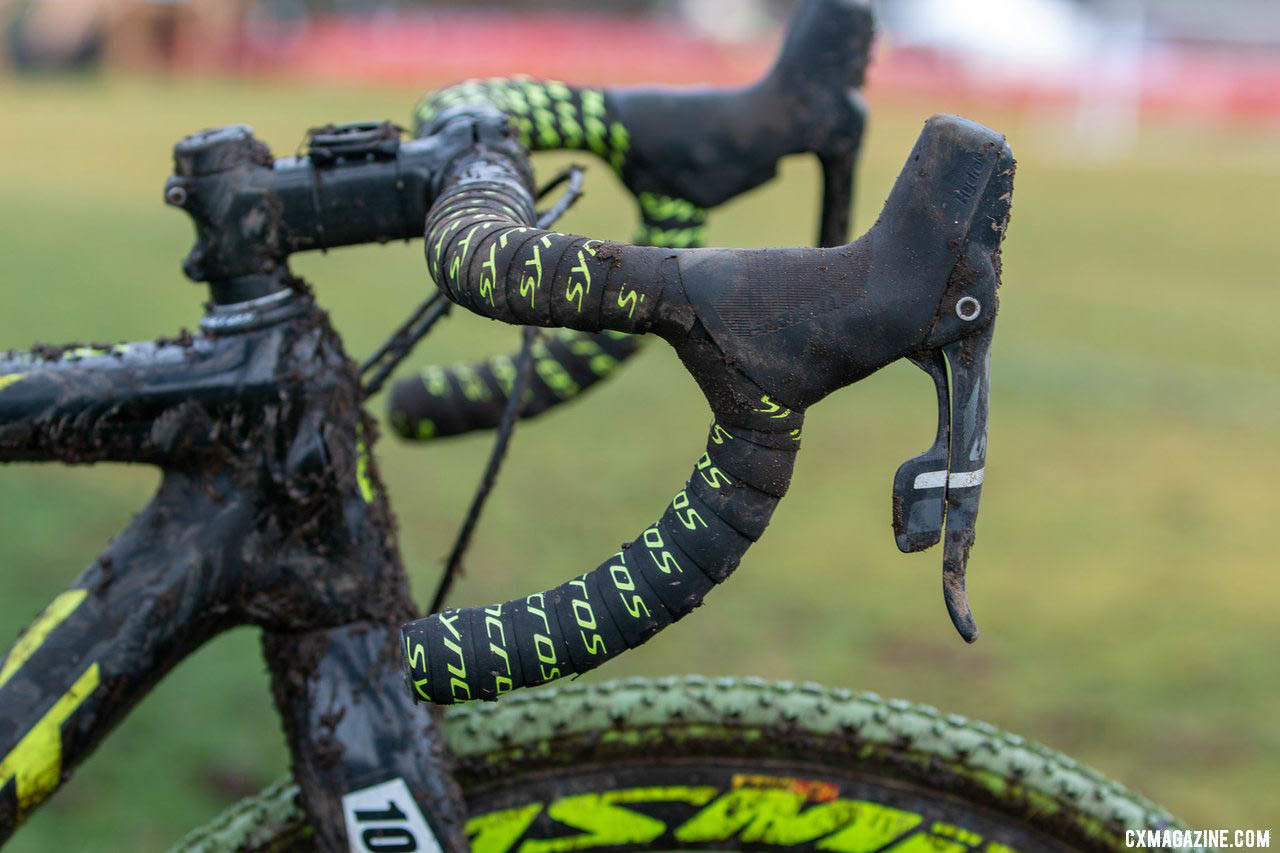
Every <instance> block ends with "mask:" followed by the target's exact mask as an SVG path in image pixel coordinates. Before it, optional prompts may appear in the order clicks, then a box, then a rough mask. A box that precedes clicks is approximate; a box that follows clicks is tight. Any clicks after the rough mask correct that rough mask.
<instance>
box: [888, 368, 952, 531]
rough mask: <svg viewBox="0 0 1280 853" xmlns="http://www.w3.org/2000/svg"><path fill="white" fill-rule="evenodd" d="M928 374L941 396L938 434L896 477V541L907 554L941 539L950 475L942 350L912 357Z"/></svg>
mask: <svg viewBox="0 0 1280 853" xmlns="http://www.w3.org/2000/svg"><path fill="white" fill-rule="evenodd" d="M909 358H910V359H911V362H912V363H913V364H914V365H916V366H917V367H919V368H920V369H921V370H923V371H924V372H925V373H927V374H929V376H930V378H932V379H933V385H934V389H935V391H936V392H937V395H938V432H937V436H936V437H935V438H934V441H933V445H932V446H931V447H930V448H929V449H928V450H926V451H925V452H924V453H921V454H920V455H919V456H916V457H914V458H912V459H908V460H907V461H906V462H903V463H902V464H901V465H900V466H898V472H897V473H896V474H895V475H894V477H893V538H894V541H895V542H896V543H897V545H898V550H899V551H901V552H902V553H904V554H911V553H914V552H916V551H923V550H925V549H926V548H932V547H933V546H934V545H936V544H938V541H939V540H941V539H942V522H943V519H944V518H945V517H946V503H947V471H948V465H949V462H950V453H951V395H950V393H949V392H948V385H947V363H946V361H945V360H944V359H943V356H942V353H941V351H939V350H931V351H929V352H928V353H921V354H918V355H913V356H909Z"/></svg>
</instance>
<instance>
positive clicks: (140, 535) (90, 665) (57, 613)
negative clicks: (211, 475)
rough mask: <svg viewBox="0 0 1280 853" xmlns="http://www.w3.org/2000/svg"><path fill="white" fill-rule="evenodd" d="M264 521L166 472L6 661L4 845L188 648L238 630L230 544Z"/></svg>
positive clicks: (0, 775) (0, 755)
mask: <svg viewBox="0 0 1280 853" xmlns="http://www.w3.org/2000/svg"><path fill="white" fill-rule="evenodd" d="M251 521H252V507H250V506H249V505H248V504H246V503H245V502H243V501H223V502H219V501H218V500H217V499H216V498H215V497H214V496H213V495H211V494H210V493H209V492H208V491H206V490H205V489H203V488H199V487H197V485H196V483H195V482H194V481H192V480H190V479H188V478H187V477H185V476H183V475H178V474H166V476H165V478H164V480H163V481H162V483H161V486H160V490H159V492H158V493H157V495H156V496H155V498H153V499H152V501H151V503H150V504H149V505H148V506H147V507H146V508H145V509H144V510H143V511H142V512H141V513H139V514H138V516H137V517H136V518H135V519H134V520H133V522H132V524H130V525H129V527H128V528H127V529H126V530H125V531H124V532H123V533H122V534H121V535H120V536H119V537H118V538H117V539H116V540H115V541H114V542H112V544H111V545H110V546H109V547H108V548H107V550H106V551H104V552H103V553H102V554H101V556H99V557H98V559H97V560H96V561H94V563H93V565H91V566H90V567H89V568H88V569H87V570H86V571H85V572H84V573H83V574H82V575H81V576H80V577H79V578H78V579H77V580H76V581H75V583H74V584H72V586H71V588H70V589H67V590H66V591H65V592H63V593H62V594H60V595H59V596H58V597H57V598H55V599H54V601H53V602H52V603H51V604H50V605H49V607H48V608H46V609H45V611H44V613H42V614H41V615H40V616H39V617H38V618H37V619H36V621H35V622H34V623H33V624H32V625H31V626H30V627H29V628H28V629H27V630H26V632H25V633H24V634H23V635H22V636H21V637H20V638H19V639H18V642H17V643H16V645H14V647H13V648H12V649H11V650H10V651H9V653H8V655H7V656H6V657H5V658H4V662H3V664H0V843H3V841H4V840H6V839H7V838H8V837H9V836H10V835H12V834H13V832H14V830H15V828H16V827H17V826H18V824H19V823H21V822H22V821H23V819H25V818H26V817H27V816H28V815H30V814H31V812H32V811H33V810H34V809H35V808H36V807H37V806H39V805H40V804H41V803H42V802H43V801H44V800H45V799H47V798H48V797H49V796H50V795H51V794H52V793H53V792H54V791H55V790H56V789H57V788H58V787H59V786H60V785H61V784H62V782H63V780H64V779H66V778H68V777H69V776H70V773H71V770H72V769H74V768H75V767H76V766H77V765H78V764H79V763H80V762H81V761H82V760H83V759H84V758H86V757H87V756H88V755H89V754H90V753H91V752H92V751H93V749H94V748H95V747H96V746H97V744H98V743H99V742H100V741H101V740H102V738H103V737H105V736H106V734H107V733H108V732H109V731H110V730H111V729H112V728H113V727H114V726H115V724H116V723H118V722H119V721H120V720H121V719H122V718H123V717H124V716H125V714H126V713H128V711H129V710H130V709H131V708H132V707H133V706H134V705H135V704H136V703H137V702H138V700H140V699H141V698H142V697H143V696H145V695H146V694H147V692H148V691H149V690H150V689H151V687H152V686H154V685H155V683H156V682H157V681H159V680H160V678H161V677H163V676H164V675H165V673H167V672H168V671H169V670H170V669H172V668H173V666H174V665H175V664H177V663H178V662H179V661H181V660H182V659H183V658H184V657H185V656H186V655H187V654H189V653H190V652H192V651H194V650H195V649H196V648H197V647H199V646H200V645H201V644H202V643H204V642H205V641H206V640H208V639H209V638H210V637H212V636H213V635H215V634H216V633H218V632H219V631H220V630H222V629H223V628H225V627H227V617H226V616H225V615H224V614H225V613H226V611H225V609H224V608H219V607H217V606H215V604H214V602H216V601H217V600H218V599H219V597H220V596H221V595H222V594H223V593H222V590H221V589H220V587H221V586H222V585H223V584H224V583H225V581H226V580H227V579H228V575H229V574H231V573H233V572H235V568H234V566H232V565H230V564H232V563H234V562H235V561H234V560H233V559H228V558H227V555H225V554H224V553H223V547H222V546H221V545H220V544H219V543H223V542H235V541H237V540H238V538H239V536H240V534H241V533H242V532H243V531H244V530H245V529H247V527H248V526H249V525H250V523H251Z"/></svg>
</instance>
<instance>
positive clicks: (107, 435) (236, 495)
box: [0, 292, 462, 849]
mask: <svg viewBox="0 0 1280 853" xmlns="http://www.w3.org/2000/svg"><path fill="white" fill-rule="evenodd" d="M203 325H204V327H205V330H204V331H203V332H202V334H200V335H198V336H194V337H191V338H189V339H185V340H178V341H168V342H158V343H150V344H134V345H127V346H123V347H117V348H114V349H111V350H108V351H101V350H70V351H67V352H63V353H58V352H52V351H42V352H33V353H29V354H24V355H19V356H16V357H9V358H6V359H3V360H0V381H2V382H3V384H4V385H6V386H8V387H7V390H8V392H9V393H7V394H6V395H5V400H4V404H3V406H0V461H6V462H7V461H16V460H24V461H59V462H66V463H83V462H96V461H124V460H129V461H145V462H148V463H150V464H153V465H155V466H157V467H158V468H160V469H161V471H162V474H163V476H162V479H161V483H160V487H159V489H158V491H157V492H156V494H155V496H154V497H153V498H152V500H151V501H150V503H149V504H148V505H147V506H146V508H145V509H143V510H142V512H141V513H140V514H139V515H138V516H137V517H136V518H135V519H134V520H133V522H132V523H131V524H130V525H129V527H128V528H127V529H126V530H125V531H124V532H123V533H122V534H121V535H120V536H119V537H118V538H117V539H116V540H115V541H114V542H113V543H112V544H111V545H110V546H109V547H108V548H107V549H106V551H104V552H103V553H102V555H101V556H99V557H98V558H97V559H96V560H95V561H94V562H93V563H92V565H90V566H89V568H88V569H87V570H86V571H85V572H84V573H83V574H82V575H81V576H80V577H79V578H78V579H77V580H76V581H75V583H74V584H73V585H72V586H71V588H69V589H68V590H67V591H66V592H64V593H62V594H61V595H59V596H58V597H57V598H56V599H55V600H54V602H53V603H52V604H51V605H50V606H49V608H48V609H47V610H46V611H45V612H44V614H43V615H42V616H40V618H39V619H38V620H37V621H36V622H35V624H33V625H32V626H31V628H30V629H29V630H28V631H27V633H26V634H25V635H24V636H23V637H22V639H21V640H20V642H19V643H18V645H17V646H16V647H15V649H14V650H13V651H12V652H11V653H10V655H9V656H8V658H7V659H6V661H5V663H4V668H3V671H2V672H0V714H3V727H2V728H0V755H3V756H4V758H3V763H0V785H2V786H3V788H2V791H3V792H2V794H0V838H3V837H7V836H8V835H9V834H10V833H12V831H13V830H14V828H15V827H16V825H17V823H18V822H19V821H20V820H21V819H22V818H23V817H24V816H25V815H26V814H27V813H29V812H30V811H31V810H32V809H33V808H34V807H35V806H36V805H38V804H39V803H40V802H41V801H42V800H44V799H45V798H46V797H47V796H49V795H50V794H51V793H52V792H53V791H54V790H55V789H56V788H57V787H58V785H59V784H60V782H61V780H62V779H63V778H64V777H65V776H66V775H67V774H68V772H69V771H70V769H71V768H73V767H75V765H77V764H78V763H79V762H80V761H81V760H83V759H84V758H85V757H86V756H87V755H88V754H89V753H90V752H92V750H93V749H94V747H95V746H96V744H97V743H98V742H99V741H100V740H101V739H102V738H103V737H104V736H105V735H106V734H107V733H108V732H109V731H110V729H111V728H112V727H113V726H114V725H115V724H116V723H117V722H119V721H120V720H121V719H122V718H123V717H124V716H125V714H127V713H128V711H129V710H130V709H131V708H132V707H133V705H134V704H136V703H137V702H138V700H139V699H141V698H142V697H143V696H144V695H145V694H146V693H147V692H148V691H149V690H150V689H151V687H152V686H154V685H155V683H156V682H157V681H159V679H160V678H161V677H162V676H163V675H164V674H165V673H167V672H168V671H169V670H170V669H171V668H172V667H174V666H175V665H177V664H178V663H179V662H180V661H181V660H182V659H183V658H185V657H186V656H187V655H188V654H190V653H191V652H192V651H194V650H195V649H196V648H198V647H199V646H200V645H202V644H203V643H204V642H205V641H207V640H209V639H210V638H212V637H213V636H215V635H216V634H218V633H220V632H221V631H223V630H225V629H227V628H230V627H233V626H235V625H241V624H253V625H257V626H259V627H261V628H262V629H263V631H264V635H263V651H264V655H265V658H266V661H267V665H268V667H269V669H270V672H271V684H272V693H273V698H274V699H275V701H276V704H277V707H278V708H279V710H280V712H281V714H282V716H283V718H284V724H285V730H286V733H287V737H288V742H289V748H290V751H291V754H292V769H293V772H294V774H295V776H296V777H297V779H298V780H299V782H300V783H301V784H302V786H303V789H304V791H305V793H304V795H303V796H304V800H305V802H306V803H307V808H308V811H309V812H310V813H311V814H312V815H313V818H314V820H315V821H316V826H317V831H318V832H319V833H320V835H321V836H322V838H323V840H324V842H325V844H326V846H331V847H337V846H342V837H343V836H342V833H343V832H344V831H345V832H346V833H348V834H349V835H350V836H351V837H352V838H358V837H361V836H362V835H367V836H368V837H369V838H373V839H378V838H384V839H393V838H396V837H403V836H404V834H405V833H412V834H413V835H414V838H415V840H416V841H417V844H418V849H432V848H431V838H432V835H435V836H438V837H439V838H440V839H442V840H443V843H444V844H445V849H449V847H450V846H452V845H451V843H450V841H449V839H451V838H454V837H455V836H454V835H452V833H457V832H458V831H459V827H460V825H461V816H462V810H461V804H460V797H459V795H458V792H457V791H456V789H455V787H454V785H453V783H452V780H451V779H450V777H449V775H448V768H447V765H446V764H445V763H444V759H443V755H444V752H443V748H442V745H441V742H440V738H439V734H438V731H437V729H436V726H435V723H434V720H433V717H432V716H431V715H430V714H425V713H423V712H422V711H421V710H416V709H414V707H413V704H412V702H411V701H410V700H409V698H408V696H407V694H406V692H405V691H404V689H403V674H402V670H401V667H400V663H399V650H398V648H397V639H396V631H397V628H398V625H399V623H400V622H402V621H404V620H405V619H407V618H412V617H413V616H414V615H416V612H415V609H414V606H413V604H412V602H411V600H410V598H409V594H408V587H407V582H406V579H405V575H404V571H403V568H402V566H401V562H400V555H399V551H398V549H397V546H396V542H395V536H394V533H393V527H392V521H391V511H390V507H389V506H388V503H387V499H386V496H385V494H384V492H383V490H382V488H381V486H380V483H379V479H378V473H377V469H376V466H375V464H374V462H373V459H372V457H371V455H370V454H369V453H368V449H367V444H368V440H369V439H371V438H372V437H373V435H374V427H373V424H372V422H371V420H370V419H369V418H368V416H367V415H365V414H364V413H363V412H362V411H361V410H360V408H359V400H360V389H359V386H358V382H357V380H356V373H355V370H354V367H353V365H352V364H351V362H350V361H349V360H348V359H347V357H346V355H345V353H344V352H343V350H342V346H341V343H340V341H339V340H338V338H337V336H336V334H335V333H334V332H333V330H332V329H331V328H330V327H329V326H328V324H327V321H326V318H325V317H324V315H323V313H322V312H320V311H319V309H318V308H316V306H315V305H314V303H313V302H312V301H311V300H310V298H309V297H307V296H304V295H297V294H294V293H292V292H284V293H282V294H281V295H278V296H275V297H269V298H267V299H264V300H259V301H258V302H256V303H248V304H242V305H238V306H235V307H234V308H232V309H226V308H214V309H213V310H212V311H211V312H210V314H209V315H208V316H207V317H206V318H205V322H204V324H203ZM215 329H216V331H213V330H215ZM353 449H357V450H356V451H355V452H353ZM424 768H438V772H433V773H426V772H424ZM428 825H429V826H430V831H431V834H427V829H428ZM454 843H456V842H454Z"/></svg>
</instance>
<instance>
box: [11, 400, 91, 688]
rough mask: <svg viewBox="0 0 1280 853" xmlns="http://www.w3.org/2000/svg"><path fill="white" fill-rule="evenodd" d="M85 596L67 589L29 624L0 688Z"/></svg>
mask: <svg viewBox="0 0 1280 853" xmlns="http://www.w3.org/2000/svg"><path fill="white" fill-rule="evenodd" d="M5 378H7V377H5ZM3 382H4V378H0V388H3V387H4V385H3ZM86 595H88V590H83V589H69V590H67V591H66V592H64V593H62V594H61V595H59V596H58V597H57V598H55V599H54V600H53V603H52V604H50V605H49V606H48V607H46V608H45V609H44V612H43V613H41V614H40V616H39V618H38V619H36V621H35V622H33V623H32V624H31V627H30V628H28V629H27V631H26V633H25V634H23V635H22V636H21V637H19V638H18V642H17V643H15V644H14V646H13V650H12V651H10V652H9V656H8V657H7V658H5V661H4V666H2V667H0V687H3V686H4V684H5V682H6V681H8V680H9V679H10V678H12V677H13V674H14V673H15V672H17V671H18V669H19V668H20V667H21V666H22V665H23V664H24V663H26V662H27V658H29V657H31V656H32V655H33V654H35V653H36V649H38V648H40V646H41V644H43V643H44V640H45V637H47V636H49V632H50V631H52V630H53V629H54V628H56V627H58V626H59V625H60V624H62V621H63V620H64V619H66V618H67V617H68V616H70V615H71V613H72V611H74V610H75V609H76V608H77V607H79V606H80V602H82V601H84V597H85V596H86Z"/></svg>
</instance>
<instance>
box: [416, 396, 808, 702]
mask: <svg viewBox="0 0 1280 853" xmlns="http://www.w3.org/2000/svg"><path fill="white" fill-rule="evenodd" d="M787 420H788V422H787V423H786V424H785V425H784V424H781V423H780V424H777V425H776V426H777V429H778V430H779V431H778V432H764V431H757V430H748V429H743V428H736V427H735V428H731V429H727V428H725V427H723V426H721V425H720V424H713V425H712V429H711V435H710V438H709V440H708V443H707V452H706V453H705V454H703V456H702V457H701V458H700V459H699V460H698V462H697V464H696V465H695V467H694V469H693V473H692V474H691V475H690V477H689V481H688V483H687V484H686V485H685V487H684V488H683V489H681V490H680V491H679V492H678V493H676V495H675V497H674V498H673V499H672V501H671V503H670V504H669V505H668V506H667V509H666V511H665V512H664V513H663V515H662V517H661V518H660V519H659V520H658V521H657V522H656V523H654V524H652V525H650V526H649V527H647V528H645V529H644V530H643V531H642V532H641V533H640V535H639V536H637V537H636V538H635V539H634V540H633V541H631V542H629V543H627V544H626V545H624V546H623V547H622V549H621V550H619V551H618V552H617V553H615V554H614V555H612V556H611V557H609V558H608V559H606V560H605V561H604V562H602V563H601V564H600V565H599V566H597V567H596V568H595V569H593V570H591V571H590V572H587V573H586V574H584V575H580V576H578V577H576V578H574V579H573V580H571V581H569V582H567V583H564V584H561V585H560V586H558V587H556V588H554V589H551V590H547V591H545V592H539V593H535V594H534V595H530V596H526V597H524V598H517V599H514V600H512V601H508V602H506V603H505V604H498V605H493V606H490V607H469V608H462V609H458V610H447V611H445V612H443V613H437V614H434V615H432V616H428V617H427V618H425V619H419V620H417V621H415V622H410V623H409V624H408V625H405V626H404V628H403V629H402V631H401V636H402V641H403V643H404V652H405V660H406V663H407V666H408V678H409V684H410V688H411V689H412V691H413V694H414V698H415V699H417V700H418V701H423V702H436V703H439V704H451V703H454V702H462V701H467V700H472V699H486V700H492V699H497V698H498V697H499V696H501V695H502V694H503V693H507V692H509V691H511V690H514V689H516V688H517V687H525V686H530V685H535V684H543V683H546V682H548V681H553V680H555V679H557V678H563V677H564V676H566V675H574V674H577V673H582V672H586V671H587V670H590V669H594V668H595V667H597V666H599V665H600V664H602V663H604V662H605V661H607V660H609V659H611V658H614V657H616V656H617V655H619V654H621V653H622V652H624V651H626V650H627V649H630V648H635V647H636V646H638V645H640V644H641V643H643V642H644V641H645V640H647V639H648V638H649V637H651V636H653V635H654V634H656V633H657V632H658V631H660V630H662V629H663V628H665V627H666V626H667V625H670V624H671V623H672V622H674V621H676V620H677V619H679V618H681V617H682V616H684V615H685V614H686V613H688V612H689V611H691V610H692V609H693V608H695V607H697V606H698V605H699V604H701V603H702V599H703V597H704V596H706V594H707V593H708V592H710V591H711V589H712V588H713V587H714V586H715V585H716V584H718V583H720V582H721V581H723V580H724V579H725V578H726V577H728V576H729V574H730V573H732V572H733V570H734V569H735V568H736V567H737V565H738V562H739V561H740V560H741V558H742V555H743V553H745V552H746V550H747V548H748V547H750V545H751V543H752V542H753V541H755V539H756V538H758V537H759V535H760V533H761V532H762V531H763V530H764V527H765V525H766V524H768V520H769V516H770V514H771V513H772V512H773V508H774V507H775V506H776V505H777V503H778V500H779V499H780V498H781V497H782V495H783V494H784V493H785V492H786V487H787V484H788V483H789V482H790V478H791V470H792V467H793V466H794V464H795V455H796V452H797V449H798V447H799V421H800V415H799V414H798V413H792V417H790V418H788V419H787Z"/></svg>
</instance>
